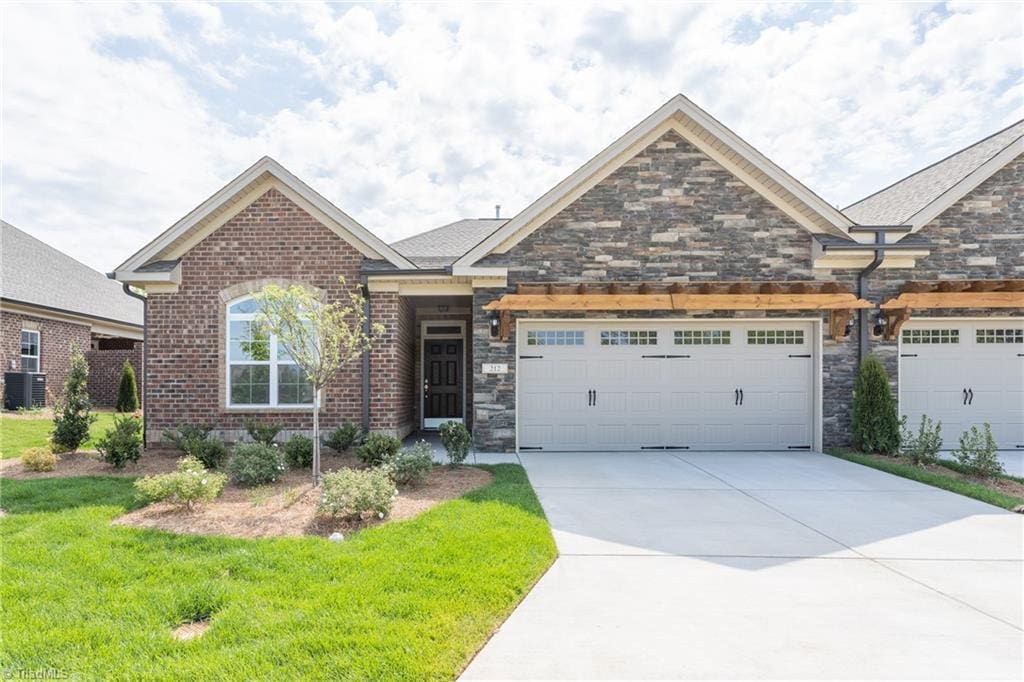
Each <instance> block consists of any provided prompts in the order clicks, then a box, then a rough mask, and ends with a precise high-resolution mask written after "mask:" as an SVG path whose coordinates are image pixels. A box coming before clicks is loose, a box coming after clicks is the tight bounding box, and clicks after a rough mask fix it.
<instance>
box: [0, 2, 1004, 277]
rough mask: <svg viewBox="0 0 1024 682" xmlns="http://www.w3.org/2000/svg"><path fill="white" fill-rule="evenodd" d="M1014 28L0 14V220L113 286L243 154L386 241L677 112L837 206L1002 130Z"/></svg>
mask: <svg viewBox="0 0 1024 682" xmlns="http://www.w3.org/2000/svg"><path fill="white" fill-rule="evenodd" d="M1022 26H1024V5H1022V4H1018V3H1001V4H985V3H960V2H950V3H937V4H932V3H915V4H900V3H876V4H846V3H840V4H807V5H804V4H789V3H787V4H757V3H735V4H733V3H727V2H720V3H714V4H681V3H679V4H672V3H662V4H641V3H629V4H615V3H575V2H568V1H566V2H559V3H545V4H537V5H531V4H526V3H513V4H468V3H466V4H373V5H369V4H322V3H307V4H271V3H264V2H251V3H234V4H216V3H203V2H194V3H177V4H116V3H103V4H61V3H42V2H36V3H23V4H19V3H7V4H4V5H3V6H2V7H0V31H2V34H0V38H2V44H0V60H2V63H0V78H2V80H0V116H2V120H0V172H2V177H0V215H2V217H3V218H4V219H5V220H7V221H8V222H10V223H12V224H14V225H16V226H18V227H20V228H22V229H24V230H26V231H27V232H29V233H30V234H32V235H34V236H36V237H38V238H40V239H42V240H44V241H46V242H47V243H49V244H51V245H53V246H55V247H56V248H58V249H60V250H62V251H64V252H65V253H68V254H70V255H72V256H74V257H75V258H78V259H79V260H81V261H83V262H85V263H87V264H88V265H90V266H92V267H94V268H96V269H98V270H102V271H104V272H107V271H110V270H112V269H113V268H114V267H115V266H116V265H118V264H119V263H121V262H122V261H123V260H125V259H126V258H127V257H128V256H130V255H131V254H132V253H134V252H135V251H137V250H138V249H139V248H141V247H142V246H144V245H145V244H146V243H147V242H148V241H150V240H151V239H152V238H154V237H155V236H156V235H157V234H159V233H160V232H161V231H163V230H164V229H166V228H167V227H169V226H170V225H171V224H173V223H174V222H175V221H177V220H178V219H180V218H181V217H182V216H184V215H185V214H186V213H188V212H189V211H190V210H191V209H193V208H194V207H195V206H196V205H198V204H199V203H201V202H202V201H203V200H205V199H206V198H207V197H209V196H210V195H211V194H213V193H214V192H216V191H217V190H218V189H220V188H221V187H222V186H223V185H224V184H226V183H227V182H229V181H230V180H231V179H232V178H234V177H235V176H236V175H238V174H239V173H241V172H242V171H243V170H245V169H246V168H247V167H248V166H250V165H251V164H252V163H254V162H255V161H256V160H258V159H259V158H260V157H262V156H263V155H270V156H272V157H274V158H275V159H277V160H278V161H280V162H281V163H282V164H283V165H284V166H285V167H286V168H288V169H289V170H291V171H292V172H293V173H295V174H296V175H298V176H299V177H300V178H302V179H303V180H304V181H305V182H306V183H308V184H309V185H311V186H312V187H313V188H314V189H316V190H317V191H318V192H320V193H321V194H322V195H324V196H325V197H326V198H327V199H329V200H331V201H332V202H334V203H335V204H336V205H337V206H338V207H339V208H341V209H342V210H344V211H345V212H346V213H348V214H349V215H351V216H352V217H354V218H355V219H356V220H358V221H359V222H360V223H361V224H363V225H364V226H365V227H367V228H368V229H370V230H372V231H374V232H375V233H377V234H378V235H379V236H381V237H382V238H383V239H384V240H385V241H388V242H392V241H395V240H397V239H400V238H402V237H405V236H408V235H411V234H415V233H417V232H421V231H424V230H427V229H430V228H432V227H436V226H438V225H442V224H445V223H447V222H451V221H453V220H456V219H458V218H462V217H489V216H493V214H494V205H495V204H501V205H502V207H503V208H502V215H503V216H505V217H509V216H512V215H513V214H515V213H516V212H518V211H519V210H521V209H523V208H524V207H526V206H527V205H528V204H529V203H530V202H531V201H533V200H534V199H536V198H537V197H539V196H540V195H541V194H543V193H544V192H545V191H547V190H548V189H550V188H551V187H552V186H554V185H555V184H556V183H557V182H559V181H560V180H562V179H563V178H564V177H566V176H567V175H569V174H570V173H572V172H573V171H574V170H575V169H576V168H578V167H579V166H580V165H582V164H583V163H584V162H586V161H587V160H588V159H589V158H591V157H592V156H593V155H594V154H596V153H597V152H599V151H600V150H601V149H603V148H604V147H605V146H607V145H608V144H610V143H611V142H613V141H614V140H615V139H616V138H617V137H619V136H620V135H621V134H623V133H624V132H626V131H627V130H628V129H629V128H631V127H632V126H633V125H635V124H636V123H638V122H639V121H640V120H641V119H643V118H644V117H645V116H647V115H648V114H649V113H651V112H652V111H654V110H655V109H657V108H658V107H659V106H660V105H662V104H663V103H664V102H665V101H667V100H668V99H669V98H670V97H672V96H673V95H674V94H676V93H680V92H681V93H683V94H685V95H686V96H687V97H689V98H690V99H691V100H693V101H694V102H695V103H696V104H698V105H699V106H701V107H702V108H704V109H705V110H706V111H708V112H709V113H711V114H712V115H713V116H715V117H716V118H718V119H719V120H720V121H722V122H723V123H725V124H726V125H727V126H729V127H730V128H731V129H732V130H734V131H735V132H736V133H738V134H739V135H740V136H741V137H743V138H744V139H746V140H747V141H748V142H750V143H751V144H753V145H754V146H755V147H756V148H757V149H759V150H760V151H761V152H762V153H764V154H766V155H767V156H768V157H769V158H771V159H772V160H773V161H775V162H776V163H777V164H779V165H780V166H782V167H783V168H784V169H786V170H787V171H788V172H790V173H791V174H792V175H794V176H795V177H796V178H797V179H799V180H800V181H802V182H803V183H804V184H806V185H807V186H809V187H810V188H811V189H813V190H814V191H815V192H817V193H818V194H820V195H821V196H823V197H824V198H825V199H826V200H828V201H829V202H830V203H833V204H836V205H838V206H845V205H847V204H849V203H852V202H853V201H855V200H857V199H859V198H861V197H863V196H865V195H867V194H869V193H871V192H873V191H875V190H877V189H880V188H881V187H883V186H885V185H887V184H889V183H891V182H893V181H895V180H898V179H899V178H901V177H903V176H905V175H907V174H909V173H910V172H912V171H914V170H916V169H918V168H920V167H922V166H924V165H927V164H928V163H931V162H933V161H935V160H937V159H939V158H941V157H943V156H945V155H947V154H949V153H951V152H953V151H955V150H957V149H959V148H961V147H964V146H966V145H968V144H971V143H972V142H974V141H976V140H978V139H980V138H982V137H984V136H986V135H988V134H990V133H992V132H995V131H996V130H999V129H1000V128H1003V127H1005V126H1006V125H1008V124H1010V123H1012V122H1014V121H1016V120H1019V119H1021V118H1024V65H1022V54H1024V35H1022V33H1024V29H1022Z"/></svg>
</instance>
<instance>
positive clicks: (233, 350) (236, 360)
mask: <svg viewBox="0 0 1024 682" xmlns="http://www.w3.org/2000/svg"><path fill="white" fill-rule="evenodd" d="M256 312H257V305H256V301H255V299H253V297H252V296H246V297H245V298H240V299H236V300H234V301H232V302H231V303H229V304H228V307H227V326H228V333H227V340H228V348H227V355H228V362H227V386H228V392H227V393H228V406H229V407H279V406H282V407H290V406H304V405H308V406H312V405H313V386H312V384H310V383H309V381H308V380H307V379H306V377H305V375H304V374H303V372H302V369H301V368H300V367H299V366H298V365H296V364H295V361H294V360H293V359H292V358H291V356H290V355H289V354H288V351H286V350H285V349H284V348H283V347H282V346H280V345H278V343H277V337H276V336H275V335H273V334H266V333H264V332H261V331H260V330H258V329H257V328H256V326H255V325H254V324H253V320H254V319H255V318H256Z"/></svg>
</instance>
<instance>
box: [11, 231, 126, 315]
mask: <svg viewBox="0 0 1024 682" xmlns="http://www.w3.org/2000/svg"><path fill="white" fill-rule="evenodd" d="M0 225H2V226H3V232H2V235H0V237H2V239H0V264H2V270H3V276H2V278H0V297H2V298H4V299H7V300H11V301H18V302H20V303H29V304H35V305H40V306H46V307H47V308H55V309H57V310H65V311H68V312H73V313H78V314H79V315H88V316H89V317H97V318H102V319H107V320H116V321H118V322H125V323H128V324H134V325H138V326H142V324H143V314H142V301H140V300H139V299H137V298H134V297H132V296H129V295H128V294H126V293H124V290H123V289H122V288H121V284H120V283H119V282H115V281H114V280H112V279H109V278H108V277H107V276H106V275H104V274H103V273H101V272H97V271H96V270H93V269H92V268H90V267H89V266H87V265H85V264H84V263H79V262H78V261H76V260H75V259H74V258H72V257H71V256H68V255H66V254H64V253H61V252H60V251H58V250H57V249H55V248H53V247H52V246H49V245H47V244H45V243H43V242H41V241H39V240H38V239H36V238H35V237H33V236H32V235H30V234H28V233H27V232H23V231H21V230H19V229H18V228H16V227H14V226H13V225H11V224H10V223H7V222H6V221H0Z"/></svg>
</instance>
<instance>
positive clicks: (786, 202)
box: [454, 95, 852, 268]
mask: <svg viewBox="0 0 1024 682" xmlns="http://www.w3.org/2000/svg"><path fill="white" fill-rule="evenodd" d="M669 130H674V131H675V132H676V133H678V134H679V135H680V136H681V137H683V139H685V140H686V141H687V142H689V143H691V144H693V145H694V146H695V147H696V148H697V149H699V150H700V151H701V152H703V153H704V154H707V155H708V156H709V157H711V158H712V159H713V160H714V161H716V162H717V163H719V164H721V165H722V166H723V167H725V168H726V169H727V170H729V171H730V172H731V173H732V174H733V175H735V176H736V177H738V178H739V179H740V180H742V181H743V182H745V183H747V184H748V185H749V186H750V187H752V188H753V189H754V190H756V191H757V192H758V193H760V194H761V195H762V196H763V197H765V199H767V200H768V201H770V202H771V203H773V204H774V205H775V206H776V207H778V208H779V209H780V210H782V211H783V212H784V213H786V214H787V215H788V216H789V217H790V218H792V219H793V220H794V221H795V222H796V223H798V224H799V225H801V226H803V227H804V228H805V229H807V230H808V231H810V232H811V233H813V234H823V233H827V234H832V235H836V236H839V237H842V236H844V235H845V234H846V231H847V230H848V229H849V227H850V226H851V225H852V222H851V221H850V219H849V218H847V217H846V216H845V215H843V214H842V213H841V212H840V211H839V210H838V209H837V208H836V207H834V206H832V205H831V204H829V203H828V202H827V201H825V200H824V199H822V198H821V197H820V196H818V195H817V194H815V193H814V192H812V191H811V190H810V189H809V188H807V187H806V186H805V185H803V184H802V183H800V182H799V181H798V180H797V179H796V178H794V177H793V176H791V175H790V174H789V173H787V172H786V171H784V170H783V169H782V168H780V167H779V166H777V165H775V163H773V162H772V161H771V160H770V159H768V158H767V157H765V156H764V155H763V154H761V153H760V152H759V151H757V150H756V149H754V147H752V146H751V145H750V143H748V142H747V141H745V140H743V139H742V138H741V137H740V136H739V135H737V134H736V133H734V132H733V131H731V130H729V128H727V127H726V126H725V125H723V124H722V123H721V122H720V121H718V120H717V119H715V118H714V117H713V116H711V115H710V114H708V113H707V112H706V111H704V110H703V109H701V108H700V107H698V106H697V105H696V104H694V103H693V102H691V101H690V100H689V99H687V98H686V97H684V96H683V95H676V96H675V97H673V98H672V99H670V100H669V101H668V102H666V103H665V104H663V105H662V106H661V107H659V108H658V109H657V110H656V111H655V112H654V113H652V114H651V115H650V116H648V117H647V118H645V119H644V120H643V121H641V122H640V123H639V124H637V125H636V126H634V127H633V128H632V129H630V130H629V131H628V132H627V133H626V134H624V135H623V136H622V137H620V138H619V139H618V140H616V141H615V142H613V143H612V144H611V145H609V146H608V147H606V148H605V149H604V150H602V151H601V152H600V153H598V154H597V156H595V157H594V158H592V159H590V160H589V161H587V162H586V163H585V164H583V166H581V167H580V168H579V169H578V170H577V171H575V172H574V173H573V174H572V175H570V176H569V177H567V178H566V179H564V180H562V182H560V183H558V184H557V185H555V187H553V188H552V189H551V190H549V191H548V192H546V193H545V194H544V195H543V196H541V197H540V198H539V199H537V200H536V201H534V202H533V203H532V204H530V205H529V206H527V207H526V208H525V209H523V210H522V211H520V212H519V213H518V214H517V215H516V216H515V217H513V218H512V219H511V220H509V221H508V222H507V223H506V224H505V225H503V226H502V227H501V228H500V229H498V230H496V231H495V232H494V233H493V234H491V235H490V236H489V237H487V238H486V239H484V241H483V242H481V243H480V244H478V245H477V246H476V247H474V248H472V249H471V250H470V251H468V252H467V253H466V254H465V255H464V256H462V257H461V258H460V259H459V260H458V261H457V262H456V263H455V264H454V266H455V267H456V268H458V267H468V266H472V265H473V264H474V263H476V262H477V261H478V260H480V259H481V258H483V257H484V256H486V255H487V254H489V253H495V252H497V253H503V252H505V251H507V250H508V249H510V248H512V247H513V246H515V245H516V244H517V243H519V242H520V241H521V240H522V239H524V238H525V237H526V236H527V235H529V234H530V233H532V232H533V231H534V230H536V229H537V228H538V227H540V226H541V225H543V224H544V223H545V222H546V221H547V220H548V219H550V218H551V217H552V216H553V215H555V214H556V213H557V212H558V211H559V210H561V208H563V207H564V206H566V205H568V203H571V202H572V201H574V200H575V199H577V198H578V197H580V196H582V195H583V194H584V193H585V192H586V191H588V190H589V189H590V188H592V187H593V186H594V185H596V184H597V183H599V182H600V181H601V180H603V179H604V178H606V177H608V175H610V174H611V173H612V172H614V171H615V170H616V169H617V168H619V167H621V166H622V164H623V163H625V162H626V161H628V160H629V159H631V158H632V157H634V156H635V155H636V154H638V153H639V152H640V151H642V150H643V149H644V148H646V147H647V146H648V145H649V144H651V143H653V142H654V141H655V140H657V139H659V138H660V137H661V136H662V135H664V134H665V133H666V132H667V131H669Z"/></svg>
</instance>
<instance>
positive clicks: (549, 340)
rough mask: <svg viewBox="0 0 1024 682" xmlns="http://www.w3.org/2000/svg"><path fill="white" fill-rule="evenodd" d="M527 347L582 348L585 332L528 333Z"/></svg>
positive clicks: (546, 331) (565, 330) (559, 330)
mask: <svg viewBox="0 0 1024 682" xmlns="http://www.w3.org/2000/svg"><path fill="white" fill-rule="evenodd" d="M526 345H527V346H582V345H583V331H582V330H573V329H557V330H556V329H553V330H538V331H528V332H526Z"/></svg>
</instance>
